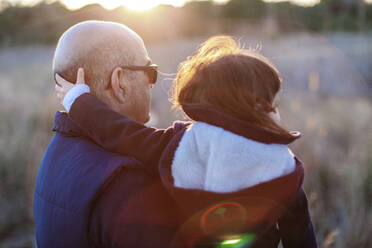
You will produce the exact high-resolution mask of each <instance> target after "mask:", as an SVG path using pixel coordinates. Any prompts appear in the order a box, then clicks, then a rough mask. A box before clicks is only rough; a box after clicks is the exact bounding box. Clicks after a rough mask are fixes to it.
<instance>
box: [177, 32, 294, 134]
mask: <svg viewBox="0 0 372 248" xmlns="http://www.w3.org/2000/svg"><path fill="white" fill-rule="evenodd" d="M280 87H281V78H280V76H279V72H278V70H277V69H276V68H275V67H274V66H273V65H272V64H271V63H270V62H269V61H268V60H267V59H266V58H265V57H264V56H262V55H260V54H259V53H257V52H255V51H253V50H245V49H242V48H241V47H240V45H239V44H238V43H237V42H236V41H235V40H234V39H232V38H231V37H229V36H216V37H212V38H210V39H208V40H207V41H206V42H205V43H203V44H202V45H201V47H200V48H199V50H198V51H197V53H196V54H195V55H193V56H191V57H188V58H187V60H186V61H184V62H183V63H182V64H181V65H180V67H179V70H178V73H177V76H176V78H175V80H174V81H173V87H172V95H173V104H174V107H182V106H184V105H196V106H204V107H210V108H213V109H216V110H219V111H222V112H224V113H226V114H229V115H230V116H233V117H235V118H238V119H241V120H244V121H248V122H250V123H252V124H255V125H257V126H260V127H262V128H265V129H268V130H270V131H273V132H275V133H278V134H281V135H283V136H285V137H292V135H291V134H290V133H289V132H288V131H287V130H286V129H284V128H282V127H281V126H280V125H279V124H278V123H276V122H275V121H274V120H273V119H272V118H271V117H270V116H269V113H270V112H272V111H274V109H275V107H276V106H273V101H274V98H275V96H276V94H277V93H278V91H279V90H280Z"/></svg>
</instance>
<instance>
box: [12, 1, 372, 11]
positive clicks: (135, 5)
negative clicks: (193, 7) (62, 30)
mask: <svg viewBox="0 0 372 248" xmlns="http://www.w3.org/2000/svg"><path fill="white" fill-rule="evenodd" d="M38 1H40V0H10V2H21V3H24V4H33V3H36V2H38ZM60 1H61V2H63V3H64V4H65V5H66V6H67V7H68V8H70V9H78V8H81V7H83V6H85V5H87V4H91V3H99V4H101V5H102V6H103V7H105V8H107V9H113V8H116V7H119V6H121V5H123V6H125V7H127V8H129V9H132V10H134V11H145V10H148V9H151V8H153V7H155V6H157V5H159V4H170V5H174V6H182V5H184V4H185V3H186V2H187V1H192V0H60ZM213 1H214V2H216V3H221V4H223V3H226V2H228V1H229V0H213ZM264 1H266V2H275V1H283V0H264ZM290 1H291V2H294V3H297V4H300V5H305V6H306V5H307V6H312V5H314V4H317V3H318V2H319V1H320V0H290ZM366 1H367V2H371V3H372V0H366Z"/></svg>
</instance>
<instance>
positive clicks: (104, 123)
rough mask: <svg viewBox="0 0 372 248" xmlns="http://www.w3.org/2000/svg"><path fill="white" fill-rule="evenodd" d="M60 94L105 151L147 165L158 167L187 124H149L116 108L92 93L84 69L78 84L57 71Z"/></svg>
mask: <svg viewBox="0 0 372 248" xmlns="http://www.w3.org/2000/svg"><path fill="white" fill-rule="evenodd" d="M55 79H56V82H57V85H56V92H57V97H58V98H59V99H60V100H61V101H62V100H63V105H64V107H65V109H66V110H67V111H68V112H69V116H70V118H71V119H72V121H74V122H75V123H76V124H77V125H79V126H80V127H81V129H82V132H83V133H84V134H85V135H86V136H88V137H90V138H91V139H92V140H94V141H95V142H96V143H97V144H99V145H101V146H102V147H103V148H105V149H106V150H109V151H111V152H115V153H118V154H123V155H129V156H133V157H135V158H137V159H138V160H140V161H142V162H143V163H144V164H145V165H146V166H151V165H153V166H154V168H157V165H158V162H159V160H160V157H161V154H162V151H163V150H164V148H165V147H166V146H167V144H168V143H169V141H170V140H171V138H172V137H173V136H174V135H175V133H177V132H178V131H181V130H184V129H185V127H186V126H187V124H186V123H182V122H176V123H175V124H174V125H173V126H171V127H169V128H167V129H156V128H151V127H146V126H145V125H143V124H140V123H138V122H135V121H133V120H131V119H129V118H128V117H126V116H124V115H121V114H119V113H117V112H115V111H113V110H112V109H111V108H110V107H108V106H107V105H106V104H104V103H102V102H101V101H99V100H98V99H97V98H96V97H94V96H92V95H90V94H85V93H89V87H88V86H87V85H86V84H84V71H83V70H82V69H79V70H78V76H77V84H76V85H75V86H74V85H73V84H72V83H70V82H68V81H66V80H64V79H63V78H61V77H60V76H59V75H58V74H56V77H55Z"/></svg>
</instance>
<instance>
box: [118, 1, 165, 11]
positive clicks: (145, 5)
mask: <svg viewBox="0 0 372 248" xmlns="http://www.w3.org/2000/svg"><path fill="white" fill-rule="evenodd" d="M159 4H160V1H154V0H132V1H125V2H124V5H125V6H126V7H127V8H128V9H131V10H134V11H146V10H149V9H152V8H154V7H156V6H157V5H159Z"/></svg>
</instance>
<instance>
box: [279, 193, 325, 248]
mask: <svg viewBox="0 0 372 248" xmlns="http://www.w3.org/2000/svg"><path fill="white" fill-rule="evenodd" d="M278 226H279V233H280V237H281V240H282V242H283V247H284V248H295V247H302V248H316V247H318V245H317V242H316V238H315V234H314V230H313V224H312V222H311V218H310V213H309V208H308V203H307V198H306V194H305V192H304V190H303V189H302V188H301V189H300V191H299V192H298V194H297V197H296V198H295V200H294V201H293V202H292V204H291V205H290V206H289V208H288V209H287V211H286V212H285V213H284V214H283V215H282V216H281V217H280V219H279V221H278Z"/></svg>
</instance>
